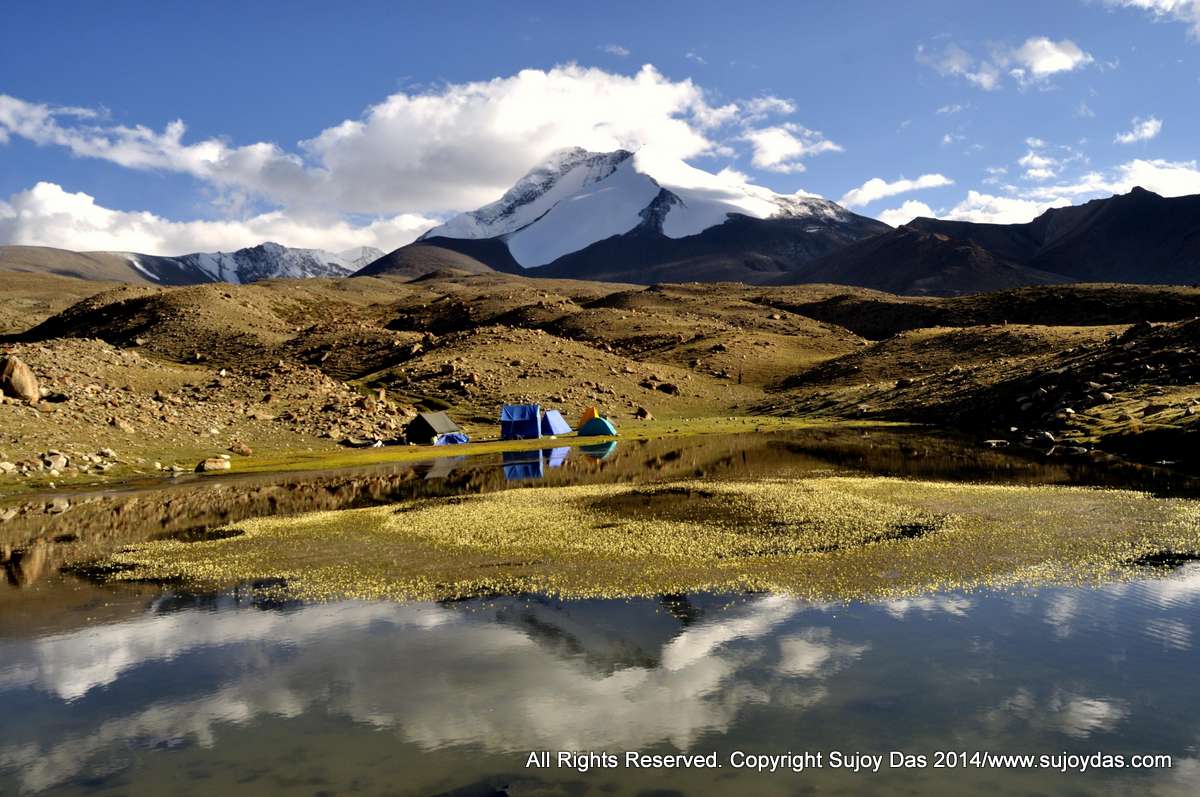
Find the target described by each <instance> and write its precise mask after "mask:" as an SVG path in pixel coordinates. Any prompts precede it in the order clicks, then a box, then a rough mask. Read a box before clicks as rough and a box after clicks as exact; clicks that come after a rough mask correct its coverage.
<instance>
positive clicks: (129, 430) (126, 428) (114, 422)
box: [108, 415, 137, 434]
mask: <svg viewBox="0 0 1200 797" xmlns="http://www.w3.org/2000/svg"><path fill="white" fill-rule="evenodd" d="M108 425H109V426H115V427H117V428H118V429H120V430H121V431H122V432H125V433H126V434H133V433H134V432H135V431H137V430H136V429H134V428H133V424H132V423H130V422H129V421H127V420H125V419H124V418H118V417H117V416H116V415H114V416H112V417H111V418H109V419H108Z"/></svg>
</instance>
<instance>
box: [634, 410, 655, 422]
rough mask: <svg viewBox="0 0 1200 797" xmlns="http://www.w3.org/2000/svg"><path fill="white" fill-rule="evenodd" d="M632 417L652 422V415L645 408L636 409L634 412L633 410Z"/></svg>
mask: <svg viewBox="0 0 1200 797" xmlns="http://www.w3.org/2000/svg"><path fill="white" fill-rule="evenodd" d="M633 417H635V418H641V419H642V420H643V421H652V420H654V415H653V414H652V413H651V412H650V410H648V409H646V408H645V407H638V408H637V409H636V410H634V411H633Z"/></svg>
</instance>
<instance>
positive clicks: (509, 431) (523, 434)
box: [500, 404, 542, 440]
mask: <svg viewBox="0 0 1200 797" xmlns="http://www.w3.org/2000/svg"><path fill="white" fill-rule="evenodd" d="M541 436H542V408H541V407H540V406H538V405H537V404H505V405H504V406H503V407H502V408H501V409H500V439H501V440H533V439H536V438H539V437H541Z"/></svg>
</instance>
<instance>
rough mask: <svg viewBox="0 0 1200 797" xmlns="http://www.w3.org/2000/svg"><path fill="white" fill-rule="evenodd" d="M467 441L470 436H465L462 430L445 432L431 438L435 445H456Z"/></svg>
mask: <svg viewBox="0 0 1200 797" xmlns="http://www.w3.org/2000/svg"><path fill="white" fill-rule="evenodd" d="M469 442H471V438H469V437H467V436H466V434H464V433H463V432H447V433H446V434H440V435H438V436H437V437H435V438H434V440H433V444H434V445H435V446H458V445H462V444H463V443H469Z"/></svg>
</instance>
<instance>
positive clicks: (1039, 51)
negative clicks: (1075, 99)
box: [1008, 36, 1095, 80]
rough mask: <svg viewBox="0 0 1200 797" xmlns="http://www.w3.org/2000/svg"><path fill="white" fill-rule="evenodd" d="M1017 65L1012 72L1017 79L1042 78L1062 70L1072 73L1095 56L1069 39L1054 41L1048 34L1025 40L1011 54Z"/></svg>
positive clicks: (1009, 54) (1090, 61)
mask: <svg viewBox="0 0 1200 797" xmlns="http://www.w3.org/2000/svg"><path fill="white" fill-rule="evenodd" d="M1008 57H1009V58H1011V59H1012V60H1013V62H1015V63H1016V64H1017V66H1016V67H1014V68H1013V70H1012V72H1011V74H1012V75H1013V77H1015V78H1017V79H1018V80H1041V79H1043V78H1046V77H1049V76H1050V75H1054V74H1057V73H1059V72H1071V71H1073V70H1075V69H1078V68H1080V67H1082V66H1087V65H1088V64H1090V63H1092V61H1094V60H1095V59H1094V58H1092V56H1091V55H1090V54H1088V53H1085V52H1084V51H1083V50H1082V49H1080V47H1079V45H1077V44H1076V43H1075V42H1073V41H1071V40H1070V39H1063V40H1062V41H1057V42H1056V41H1053V40H1052V39H1049V38H1047V37H1045V36H1034V37H1032V38H1029V39H1026V40H1025V43H1024V44H1022V45H1021V46H1020V47H1017V48H1016V49H1014V50H1012V51H1011V52H1010V53H1008Z"/></svg>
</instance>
